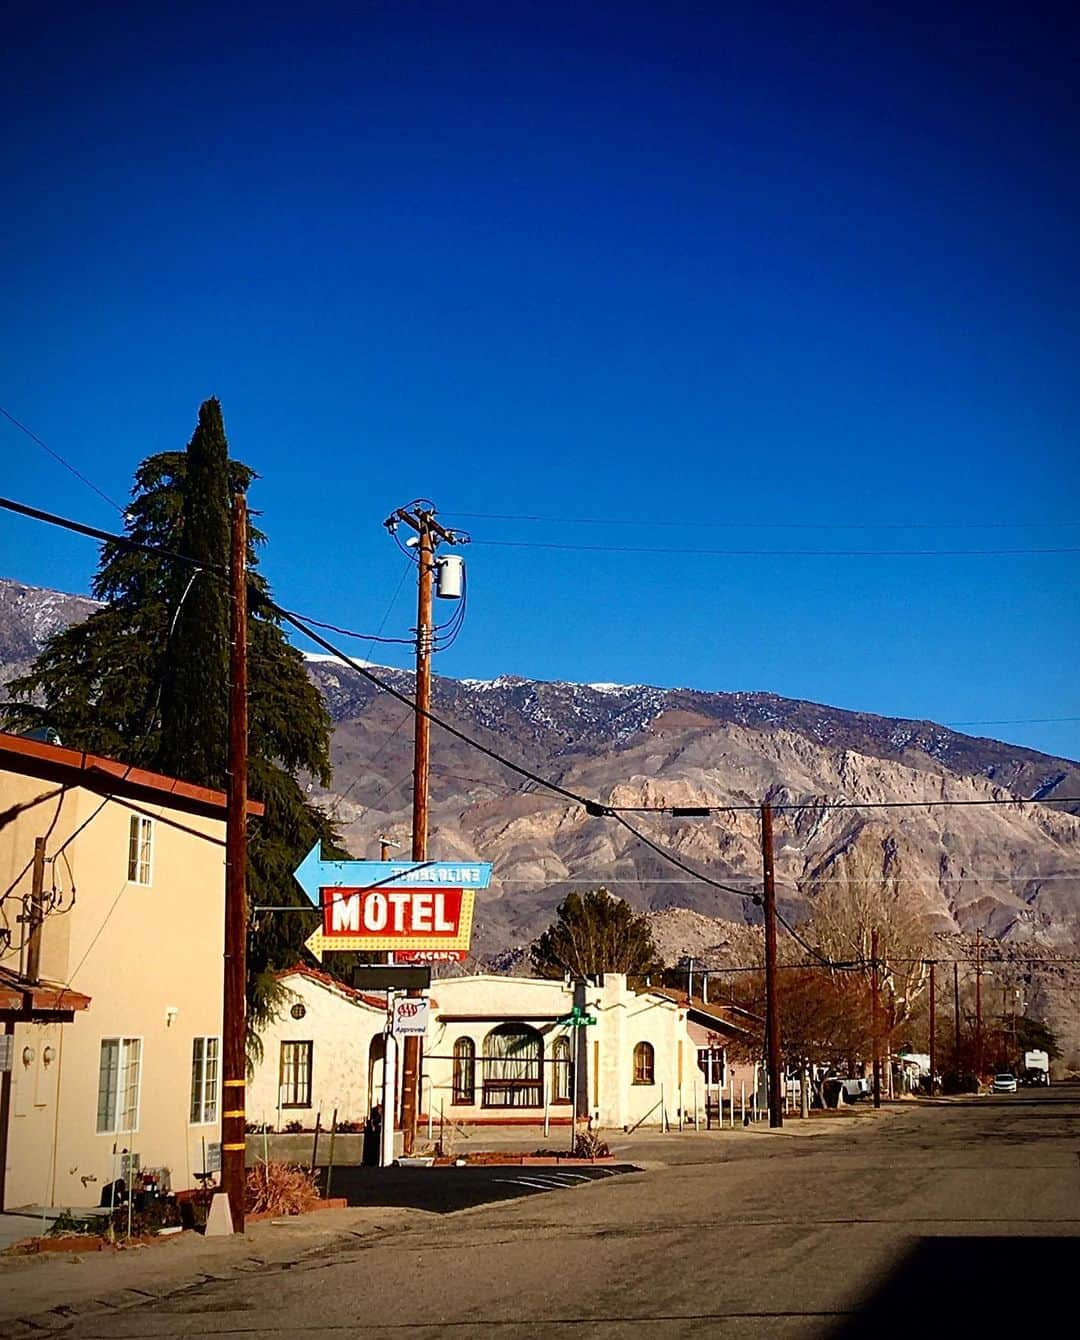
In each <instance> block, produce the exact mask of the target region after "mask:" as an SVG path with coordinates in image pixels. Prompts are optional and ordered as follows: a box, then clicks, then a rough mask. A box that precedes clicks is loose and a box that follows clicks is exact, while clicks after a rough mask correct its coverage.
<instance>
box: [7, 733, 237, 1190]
mask: <svg viewBox="0 0 1080 1340" xmlns="http://www.w3.org/2000/svg"><path fill="white" fill-rule="evenodd" d="M259 808H260V807H258V806H253V807H252V811H253V812H255V813H257V812H259ZM0 810H2V811H4V813H5V818H6V822H5V824H4V826H3V827H0V891H4V892H5V896H4V899H3V902H2V903H0V969H4V970H6V972H7V974H8V975H9V977H11V978H12V979H21V980H23V981H25V980H26V979H27V977H28V976H34V977H36V978H38V979H39V980H40V982H41V983H43V984H46V985H47V986H53V987H57V988H60V990H59V992H58V993H55V994H54V995H52V996H50V997H49V1000H51V1002H52V1004H53V1005H54V1006H58V1007H60V1008H62V1007H63V1006H64V1005H65V1004H67V1003H70V1000H71V999H72V998H74V997H75V996H78V997H79V998H80V999H83V1000H85V998H89V999H88V1002H87V1003H86V1007H85V1008H80V1009H78V1010H76V1011H75V1012H74V1014H73V1018H72V1021H71V1022H69V1023H59V1022H47V1023H39V1022H10V1023H9V1024H8V1028H9V1030H10V1031H12V1032H13V1038H14V1046H13V1048H12V1051H13V1058H12V1059H13V1065H12V1069H11V1071H10V1072H9V1074H8V1076H7V1077H6V1078H5V1081H4V1087H5V1089H6V1090H7V1102H6V1104H5V1106H6V1108H7V1142H6V1144H7V1148H6V1155H5V1157H4V1160H3V1164H4V1167H3V1172H4V1196H3V1205H4V1208H13V1207H18V1206H24V1205H53V1206H71V1207H76V1206H80V1207H81V1206H90V1205H96V1204H98V1203H99V1202H100V1199H101V1192H102V1188H104V1187H105V1186H107V1185H108V1184H109V1183H110V1182H111V1181H113V1180H114V1179H115V1178H116V1177H117V1176H118V1175H120V1173H121V1171H122V1155H123V1153H124V1151H130V1152H132V1153H134V1154H137V1155H138V1157H139V1161H140V1164H141V1167H142V1168H143V1169H144V1170H145V1169H148V1168H167V1169H168V1170H169V1175H170V1181H171V1185H172V1187H173V1189H174V1190H178V1189H183V1188H187V1187H190V1186H192V1185H194V1174H195V1173H196V1172H199V1171H201V1170H202V1168H203V1148H204V1142H205V1143H207V1144H209V1143H212V1142H215V1141H218V1140H219V1139H220V1134H219V1131H220V1126H219V1119H220V1110H221V1103H220V1063H221V1041H220V1039H221V1022H222V952H223V926H224V873H225V864H224V858H225V853H224V836H225V796H224V794H223V793H221V792H217V791H210V790H207V789H205V788H202V787H197V786H192V785H189V784H187V783H185V782H180V781H177V780H176V779H174V778H169V777H163V776H160V775H159V774H156V773H150V772H146V771H143V770H141V769H136V768H131V767H127V766H125V765H124V764H121V763H117V762H115V761H114V760H110V759H104V758H98V757H95V756H94V755H91V754H86V753H83V752H81V751H78V750H74V749H65V748H62V747H59V746H57V745H52V744H45V743H39V742H37V741H32V740H27V739H24V738H22V737H19V736H13V735H7V734H3V733H0ZM38 838H44V857H45V860H44V867H43V869H44V879H43V883H42V892H43V906H42V911H43V917H42V921H41V929H40V944H39V949H38V966H37V968H36V971H35V970H33V957H32V956H33V952H34V951H32V950H31V947H30V945H29V944H28V943H27V942H26V941H27V935H26V923H25V922H21V921H20V920H19V918H20V916H21V915H23V913H24V912H25V911H26V910H27V909H28V908H29V900H30V896H31V893H32V887H33V884H32V881H33V864H34V850H35V839H38ZM28 969H30V971H29V972H28ZM20 1017H21V1018H29V1017H30V1016H28V1015H26V1014H24V1015H22V1016H20ZM0 1139H2V1132H0Z"/></svg>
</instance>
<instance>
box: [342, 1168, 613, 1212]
mask: <svg viewBox="0 0 1080 1340" xmlns="http://www.w3.org/2000/svg"><path fill="white" fill-rule="evenodd" d="M637 1171H638V1169H636V1168H635V1167H634V1165H633V1164H632V1163H620V1164H610V1163H609V1164H596V1165H595V1166H592V1167H589V1166H585V1165H579V1164H574V1165H572V1166H567V1167H561V1166H560V1167H556V1166H552V1167H533V1168H523V1167H520V1166H515V1165H513V1164H505V1165H499V1164H495V1165H492V1166H489V1167H483V1166H481V1167H473V1168H468V1167H466V1168H363V1167H357V1166H356V1165H353V1166H352V1167H342V1168H335V1169H334V1172H333V1178H332V1181H331V1183H330V1191H331V1194H332V1195H334V1196H344V1197H345V1198H346V1199H347V1200H348V1202H349V1204H350V1205H377V1206H388V1205H397V1206H407V1207H409V1208H410V1209H414V1210H428V1211H430V1212H431V1213H433V1214H455V1213H456V1212H457V1211H458V1210H468V1209H471V1208H472V1207H473V1206H476V1205H489V1204H491V1203H492V1202H494V1201H498V1200H516V1199H517V1197H518V1196H538V1195H542V1194H543V1193H544V1192H546V1191H569V1190H573V1189H574V1188H576V1187H579V1186H581V1184H582V1183H583V1182H596V1181H600V1180H601V1179H602V1178H605V1177H616V1176H618V1175H619V1174H620V1173H627V1172H637ZM319 1172H320V1174H321V1185H322V1186H323V1187H325V1186H326V1169H325V1168H321V1169H320V1170H319Z"/></svg>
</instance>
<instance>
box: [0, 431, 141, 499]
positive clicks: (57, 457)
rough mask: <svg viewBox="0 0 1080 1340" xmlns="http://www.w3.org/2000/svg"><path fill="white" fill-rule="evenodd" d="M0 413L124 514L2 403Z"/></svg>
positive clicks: (91, 481)
mask: <svg viewBox="0 0 1080 1340" xmlns="http://www.w3.org/2000/svg"><path fill="white" fill-rule="evenodd" d="M0 414H2V415H3V416H4V418H5V419H7V420H8V422H9V423H13V424H14V425H15V427H16V428H18V430H19V432H21V433H25V434H26V436H27V437H28V438H29V439H30V441H31V442H36V443H37V445H38V446H39V447H40V448H41V449H42V451H44V452H47V453H48V454H49V455H50V456H51V457H52V458H53V460H54V461H58V462H59V463H60V464H61V465H62V466H63V467H64V469H65V470H68V471H70V473H71V474H73V475H74V476H75V478H76V479H77V480H79V482H80V483H82V484H85V485H86V487H87V488H88V489H92V490H93V491H94V492H95V493H96V494H97V496H98V497H99V498H101V499H102V500H103V501H104V502H107V503H108V504H109V506H110V507H115V508H116V510H117V511H118V512H119V513H120V515H121V516H123V515H124V509H123V508H122V507H121V506H120V504H119V503H118V502H117V501H116V500H115V499H114V498H110V497H109V495H108V494H107V493H106V492H105V491H104V489H99V488H98V486H97V485H96V484H95V483H94V481H93V480H92V479H88V478H87V477H86V475H84V474H83V472H82V471H81V470H78V469H76V467H75V466H74V465H72V464H71V462H70V461H68V460H65V459H64V457H63V456H61V455H60V453H59V452H58V451H54V450H53V449H52V447H50V446H49V444H48V443H47V442H43V441H42V439H41V438H40V437H38V435H37V433H35V432H34V431H33V429H31V428H27V426H26V424H25V423H20V422H19V420H18V419H17V418H16V417H15V415H14V414H11V413H10V412H9V411H8V410H6V409H4V407H3V405H0Z"/></svg>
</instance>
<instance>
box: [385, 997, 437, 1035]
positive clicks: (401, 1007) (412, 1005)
mask: <svg viewBox="0 0 1080 1340" xmlns="http://www.w3.org/2000/svg"><path fill="white" fill-rule="evenodd" d="M427 1026H428V1002H427V1000H426V999H422V998H418V997H412V996H406V997H404V999H398V1000H395V1001H394V1021H393V1024H392V1025H391V1031H392V1032H393V1034H394V1037H396V1038H422V1037H423V1036H424V1034H425V1033H426V1032H427Z"/></svg>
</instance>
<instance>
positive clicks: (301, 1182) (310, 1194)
mask: <svg viewBox="0 0 1080 1340" xmlns="http://www.w3.org/2000/svg"><path fill="white" fill-rule="evenodd" d="M321 1199H322V1198H321V1196H320V1195H319V1188H318V1187H317V1186H316V1185H315V1175H314V1174H313V1173H311V1172H309V1171H308V1169H307V1168H301V1167H299V1166H298V1165H296V1164H293V1163H274V1162H270V1163H266V1162H263V1161H261V1160H260V1162H258V1163H256V1164H255V1166H254V1167H253V1168H250V1169H249V1170H248V1175H247V1208H248V1213H249V1214H303V1213H305V1211H307V1210H311V1209H314V1208H315V1206H316V1205H317V1204H318V1203H319V1201H320V1200H321Z"/></svg>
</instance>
